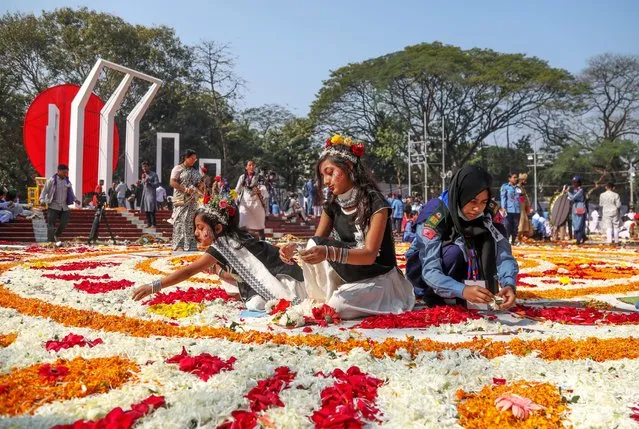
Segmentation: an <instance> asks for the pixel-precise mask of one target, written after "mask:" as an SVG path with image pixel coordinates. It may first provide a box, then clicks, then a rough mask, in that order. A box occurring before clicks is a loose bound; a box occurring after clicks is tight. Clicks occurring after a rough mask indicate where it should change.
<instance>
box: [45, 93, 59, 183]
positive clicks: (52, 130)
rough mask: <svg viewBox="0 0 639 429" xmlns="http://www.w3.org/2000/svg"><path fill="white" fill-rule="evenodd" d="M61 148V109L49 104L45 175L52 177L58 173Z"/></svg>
mask: <svg viewBox="0 0 639 429" xmlns="http://www.w3.org/2000/svg"><path fill="white" fill-rule="evenodd" d="M59 148H60V109H58V106H56V105H55V104H49V121H48V122H47V131H46V149H45V158H44V175H45V177H52V176H53V175H54V174H55V173H56V172H57V171H58V154H59V153H60V151H59Z"/></svg>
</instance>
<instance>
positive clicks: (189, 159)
mask: <svg viewBox="0 0 639 429" xmlns="http://www.w3.org/2000/svg"><path fill="white" fill-rule="evenodd" d="M196 162H197V154H196V153H195V151H194V150H192V149H187V150H186V151H185V152H184V154H182V162H181V163H180V164H178V165H176V166H175V167H173V170H171V181H170V182H169V183H170V185H171V187H172V188H173V189H174V191H173V250H177V249H178V248H180V247H181V248H183V249H184V250H186V251H189V252H191V251H196V250H197V241H196V240H195V236H194V235H193V231H194V224H193V219H194V218H195V211H196V210H197V200H198V196H199V191H198V186H199V185H200V179H201V177H202V175H201V174H200V171H199V170H198V169H197V168H196V167H195V163H196Z"/></svg>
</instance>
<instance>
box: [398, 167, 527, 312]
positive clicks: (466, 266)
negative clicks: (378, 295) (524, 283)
mask: <svg viewBox="0 0 639 429" xmlns="http://www.w3.org/2000/svg"><path fill="white" fill-rule="evenodd" d="M491 182H492V177H491V176H490V175H489V174H488V173H487V172H486V171H484V170H483V169H481V168H480V167H476V166H473V165H468V166H465V167H462V168H461V169H460V170H459V171H458V172H457V173H456V174H455V176H454V177H453V179H452V181H451V184H450V187H449V188H448V191H446V192H444V193H443V194H442V195H441V196H440V197H439V198H434V199H432V200H430V201H429V202H428V204H426V206H424V208H423V209H422V211H421V213H420V215H419V217H418V219H417V221H416V225H417V228H416V236H417V237H416V238H415V240H414V241H413V243H412V244H411V247H410V248H409V249H408V252H407V253H406V275H407V277H408V279H409V280H410V281H411V283H412V284H413V287H414V288H415V294H416V295H418V296H420V297H422V298H423V299H424V301H425V303H426V304H427V305H430V306H435V305H442V304H445V302H444V299H445V298H446V299H448V298H450V299H455V298H456V299H462V300H465V301H468V302H471V303H474V304H490V303H493V302H494V301H495V296H498V297H501V298H502V299H503V303H502V304H501V305H500V308H501V309H506V308H509V307H512V306H513V305H514V304H515V297H516V296H515V282H516V279H517V273H518V271H519V269H518V266H517V262H516V261H515V258H513V256H512V253H511V249H510V244H509V243H508V239H507V236H506V231H505V229H504V228H503V226H502V225H500V224H497V223H494V222H493V213H494V210H493V208H494V205H493V204H489V202H491V194H490V185H491ZM466 280H482V281H484V282H485V285H486V287H485V288H484V287H482V286H477V285H467V284H465V281H466Z"/></svg>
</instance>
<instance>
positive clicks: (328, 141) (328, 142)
mask: <svg viewBox="0 0 639 429" xmlns="http://www.w3.org/2000/svg"><path fill="white" fill-rule="evenodd" d="M331 144H332V143H331V139H326V145H324V147H325V148H327V147H329V146H330V145H331Z"/></svg>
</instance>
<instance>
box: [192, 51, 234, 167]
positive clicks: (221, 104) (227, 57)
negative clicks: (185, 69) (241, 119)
mask: <svg viewBox="0 0 639 429" xmlns="http://www.w3.org/2000/svg"><path fill="white" fill-rule="evenodd" d="M229 51H230V48H229V45H225V44H220V43H217V42H214V41H210V40H205V41H202V42H201V43H200V44H198V45H197V46H196V47H195V64H196V67H197V75H196V80H197V81H198V82H200V84H201V88H202V89H204V90H205V91H207V92H208V94H209V101H210V103H209V104H208V107H209V111H210V114H211V117H212V118H213V120H214V122H215V125H216V131H217V135H218V137H219V141H220V143H221V146H222V170H223V171H226V170H227V167H228V158H229V146H228V139H227V138H226V132H227V128H228V127H229V124H230V122H231V120H232V110H231V108H230V102H231V101H233V100H235V99H237V98H238V97H239V89H240V88H241V87H242V86H243V84H244V81H243V80H242V79H240V78H239V77H238V76H237V75H236V74H235V70H234V68H235V60H234V58H233V57H232V55H231V54H230V52H229ZM209 138H210V140H211V141H213V140H214V134H213V130H212V129H210V130H209Z"/></svg>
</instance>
